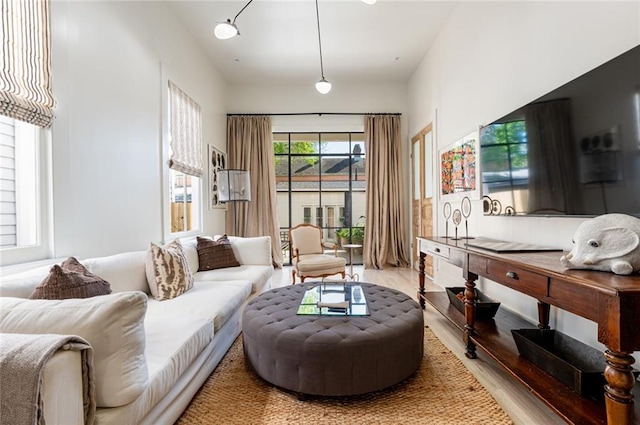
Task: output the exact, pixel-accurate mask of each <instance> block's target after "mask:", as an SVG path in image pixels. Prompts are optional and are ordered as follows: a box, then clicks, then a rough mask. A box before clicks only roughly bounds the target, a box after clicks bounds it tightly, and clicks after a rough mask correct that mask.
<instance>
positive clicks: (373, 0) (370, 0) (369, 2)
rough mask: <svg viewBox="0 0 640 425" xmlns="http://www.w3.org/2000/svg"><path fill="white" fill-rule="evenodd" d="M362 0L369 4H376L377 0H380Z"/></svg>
mask: <svg viewBox="0 0 640 425" xmlns="http://www.w3.org/2000/svg"><path fill="white" fill-rule="evenodd" d="M362 1H363V2H364V3H367V4H376V1H378V0H362Z"/></svg>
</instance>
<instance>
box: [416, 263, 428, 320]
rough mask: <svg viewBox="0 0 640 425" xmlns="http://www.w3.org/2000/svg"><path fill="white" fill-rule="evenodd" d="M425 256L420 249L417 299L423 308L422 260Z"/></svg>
mask: <svg viewBox="0 0 640 425" xmlns="http://www.w3.org/2000/svg"><path fill="white" fill-rule="evenodd" d="M426 257H427V254H425V253H424V252H422V251H420V260H419V262H418V282H419V283H420V288H419V289H418V300H419V301H420V307H422V309H423V310H424V294H425V292H424V260H425V258H426Z"/></svg>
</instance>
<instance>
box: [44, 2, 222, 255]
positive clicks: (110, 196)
mask: <svg viewBox="0 0 640 425" xmlns="http://www.w3.org/2000/svg"><path fill="white" fill-rule="evenodd" d="M51 29H52V67H53V90H54V93H55V96H56V99H57V101H58V107H57V109H56V110H55V121H54V124H53V127H52V138H53V206H54V233H55V255H56V256H57V257H64V256H68V255H77V256H80V257H81V258H86V257H94V256H100V255H108V254H113V253H116V252H123V251H128V250H142V249H146V248H147V246H148V244H149V241H156V242H157V241H161V240H162V239H163V224H162V216H161V213H162V202H163V201H162V190H163V188H162V184H161V177H162V173H161V166H162V164H161V157H162V143H161V135H162V133H161V132H162V123H161V90H163V89H164V88H163V87H162V85H161V64H162V67H163V69H164V71H165V72H166V75H167V76H168V77H169V78H171V79H172V80H173V81H174V82H175V83H176V84H177V85H178V86H180V87H181V88H182V89H183V90H184V91H185V92H186V93H187V94H189V96H191V97H192V98H193V99H195V100H196V101H197V102H198V103H199V104H200V106H201V108H202V117H203V161H204V163H205V171H206V160H205V158H206V152H207V149H206V144H207V143H210V144H214V145H215V146H216V147H218V148H220V149H222V150H226V116H225V114H226V109H225V100H226V84H225V82H224V80H223V79H222V77H221V76H220V74H219V73H218V71H217V70H216V69H215V67H214V66H213V65H212V64H211V62H210V61H209V60H208V59H207V58H206V57H205V55H204V54H203V53H202V52H201V51H200V50H199V49H198V48H197V47H195V43H194V42H193V40H192V38H191V36H190V35H189V34H188V33H187V32H186V31H185V29H184V28H183V27H182V26H181V24H179V23H178V21H177V20H176V19H175V17H173V16H172V14H171V11H170V10H169V9H168V8H167V6H166V5H165V4H164V3H163V2H111V1H109V2H105V1H101V2H77V1H53V2H52V16H51ZM204 181H205V184H204V190H205V191H206V188H207V186H206V178H205V179H204ZM203 203H204V208H203V212H204V214H203V216H204V228H203V229H204V231H205V232H207V233H219V232H221V231H223V230H224V227H223V222H224V210H215V211H209V210H207V207H206V205H207V197H206V195H203Z"/></svg>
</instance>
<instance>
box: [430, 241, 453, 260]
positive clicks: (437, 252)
mask: <svg viewBox="0 0 640 425" xmlns="http://www.w3.org/2000/svg"><path fill="white" fill-rule="evenodd" d="M426 245H427V251H426V253H427V254H429V255H433V256H435V257H441V258H446V259H448V258H449V255H450V254H451V253H450V251H449V247H447V246H443V245H438V244H434V243H429V242H427V243H426Z"/></svg>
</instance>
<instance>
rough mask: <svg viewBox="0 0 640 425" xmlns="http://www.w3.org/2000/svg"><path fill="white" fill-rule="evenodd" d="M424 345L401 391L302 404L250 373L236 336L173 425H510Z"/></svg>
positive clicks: (451, 361)
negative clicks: (415, 369) (421, 353)
mask: <svg viewBox="0 0 640 425" xmlns="http://www.w3.org/2000/svg"><path fill="white" fill-rule="evenodd" d="M424 342H425V344H424V359H423V360H422V364H421V366H420V369H419V370H418V371H417V372H416V373H415V374H414V375H413V376H411V377H410V378H408V379H406V380H405V381H403V382H401V383H399V384H396V385H394V386H392V387H390V388H387V389H385V390H382V391H376V392H373V393H369V394H364V395H360V396H351V397H342V398H329V397H310V398H308V399H307V400H305V401H300V400H298V398H297V397H296V395H295V394H292V393H289V392H286V391H282V390H279V389H277V388H275V387H273V386H271V385H269V384H268V383H266V382H265V381H263V380H262V379H261V378H260V377H258V376H257V375H255V374H254V373H253V371H252V370H251V369H250V368H249V367H248V366H247V365H246V364H245V360H244V354H243V351H242V336H240V337H238V339H237V340H236V341H235V342H234V344H233V346H232V347H231V349H230V350H229V352H227V354H226V355H225V357H224V358H223V359H222V361H221V362H220V364H219V365H218V367H217V368H216V370H215V371H214V372H213V373H212V374H211V376H210V377H209V378H208V379H207V381H206V382H205V383H204V385H203V386H202V388H201V389H200V391H199V392H198V393H197V394H196V396H195V397H194V398H193V400H192V401H191V404H190V405H189V407H187V410H186V411H185V412H184V413H183V414H182V417H181V418H180V419H179V420H178V421H177V422H176V425H208V424H225V425H226V424H243V425H245V424H314V425H317V424H332V425H333V424H336V423H344V424H350V425H352V424H367V425H371V424H384V425H388V424H403V425H410V424H434V425H448V424H451V425H460V424H478V425H483V424H491V425H494V424H513V422H512V421H511V420H510V419H509V417H508V416H507V414H506V413H505V412H504V411H503V410H502V408H500V406H498V404H497V403H496V401H495V400H494V399H493V397H492V396H491V395H490V394H489V393H488V392H487V390H486V389H485V388H484V387H482V385H480V383H479V382H478V381H477V380H476V378H475V377H474V376H473V375H472V374H471V373H470V372H469V371H468V370H467V369H466V368H465V367H464V365H463V364H462V363H461V362H460V360H458V358H457V357H456V356H455V355H453V353H451V351H449V350H448V349H447V348H446V347H445V346H444V345H442V343H441V342H440V341H439V340H438V338H436V337H435V335H434V334H433V333H432V332H431V330H430V329H429V328H425V333H424Z"/></svg>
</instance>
